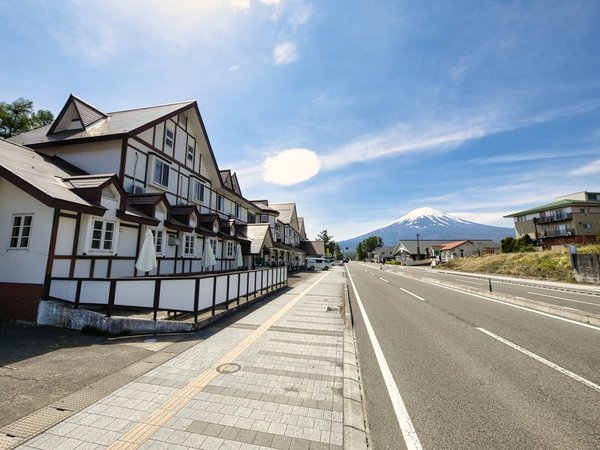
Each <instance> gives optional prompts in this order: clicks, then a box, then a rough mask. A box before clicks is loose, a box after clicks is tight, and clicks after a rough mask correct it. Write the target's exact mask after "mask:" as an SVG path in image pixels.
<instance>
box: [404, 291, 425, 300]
mask: <svg viewBox="0 0 600 450" xmlns="http://www.w3.org/2000/svg"><path fill="white" fill-rule="evenodd" d="M400 290H401V291H404V292H406V293H407V294H408V295H412V296H413V297H415V298H418V299H419V300H421V301H422V302H424V301H426V300H425V299H424V298H421V297H419V296H418V295H417V294H413V293H412V292H410V291H407V290H406V289H404V288H400Z"/></svg>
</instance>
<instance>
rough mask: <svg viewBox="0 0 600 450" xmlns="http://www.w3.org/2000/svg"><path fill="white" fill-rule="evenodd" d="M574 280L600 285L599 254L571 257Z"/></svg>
mask: <svg viewBox="0 0 600 450" xmlns="http://www.w3.org/2000/svg"><path fill="white" fill-rule="evenodd" d="M573 263H574V266H575V267H574V268H575V279H576V280H577V281H579V282H585V283H598V284H600V253H591V254H577V255H573Z"/></svg>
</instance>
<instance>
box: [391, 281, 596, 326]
mask: <svg viewBox="0 0 600 450" xmlns="http://www.w3.org/2000/svg"><path fill="white" fill-rule="evenodd" d="M393 273H394V275H398V276H399V277H404V278H408V279H409V280H414V281H420V282H421V283H426V284H431V285H432V286H437V287H439V288H441V289H448V290H450V291H455V292H460V293H461V294H465V295H470V296H471V297H477V298H481V299H483V300H487V301H488V302H494V303H499V304H500V305H504V306H510V307H511V308H517V309H522V310H524V311H529V312H530V313H534V314H539V315H540V316H545V317H550V318H551V319H556V320H562V321H563V322H569V323H572V324H573V325H579V326H580V327H585V328H591V329H592V330H596V331H600V327H597V326H594V325H590V324H589V323H583V322H577V321H576V320H571V319H567V318H566V317H560V316H555V315H554V314H549V313H546V312H543V311H537V310H535V309H531V308H527V307H525V306H521V305H515V304H514V303H507V302H503V301H501V300H496V299H494V298H490V297H484V296H483V295H478V294H473V293H471V292H466V291H461V290H460V289H455V288H451V287H448V286H442V285H439V284H437V283H432V282H430V281H425V280H421V279H419V278H413V277H409V276H407V275H402V274H400V273H397V272H393Z"/></svg>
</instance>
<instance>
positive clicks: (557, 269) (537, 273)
mask: <svg viewBox="0 0 600 450" xmlns="http://www.w3.org/2000/svg"><path fill="white" fill-rule="evenodd" d="M577 251H578V253H600V244H594V245H586V246H581V247H578V248H577ZM436 268H438V269H442V270H443V269H451V270H458V271H462V272H477V273H487V274H498V275H509V276H515V277H523V278H537V279H541V280H553V281H563V282H575V278H574V276H573V270H572V269H571V263H570V260H569V255H568V253H567V250H566V249H562V250H552V251H543V252H519V253H501V254H499V255H489V256H480V257H473V258H458V259H455V260H453V261H450V262H448V263H445V264H441V265H439V266H437V267H436Z"/></svg>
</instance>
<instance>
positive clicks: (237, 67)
mask: <svg viewBox="0 0 600 450" xmlns="http://www.w3.org/2000/svg"><path fill="white" fill-rule="evenodd" d="M239 69H240V65H239V64H235V65H234V66H229V71H231V72H236V71H238V70H239Z"/></svg>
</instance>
